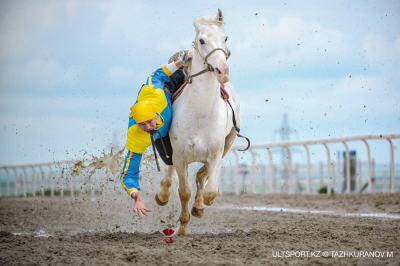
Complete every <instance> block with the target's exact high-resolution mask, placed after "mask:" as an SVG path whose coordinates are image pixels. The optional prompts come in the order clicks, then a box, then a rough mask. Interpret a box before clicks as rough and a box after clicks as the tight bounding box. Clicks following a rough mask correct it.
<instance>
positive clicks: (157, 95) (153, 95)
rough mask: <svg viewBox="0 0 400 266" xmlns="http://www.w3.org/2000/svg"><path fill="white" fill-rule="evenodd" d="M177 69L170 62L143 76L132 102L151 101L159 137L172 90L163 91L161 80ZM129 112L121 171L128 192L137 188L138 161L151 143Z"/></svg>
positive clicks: (169, 116) (167, 117)
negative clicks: (124, 155) (125, 149)
mask: <svg viewBox="0 0 400 266" xmlns="http://www.w3.org/2000/svg"><path fill="white" fill-rule="evenodd" d="M177 69H178V68H177V67H176V66H175V64H174V63H171V64H168V65H166V66H163V67H162V68H159V69H157V70H156V71H154V72H153V73H152V74H151V75H150V76H149V77H148V78H147V82H146V84H145V85H143V86H142V88H141V89H140V91H139V93H138V97H137V100H136V103H138V102H145V101H149V102H151V104H152V106H153V108H154V110H155V112H156V113H157V127H156V128H157V130H158V131H159V132H160V134H161V136H162V137H165V136H166V135H167V133H168V130H169V128H170V126H171V119H172V105H171V97H172V93H167V92H164V83H165V81H166V80H167V79H168V77H169V76H171V75H172V74H173V73H174V72H175V71H176V70H177ZM136 103H135V104H136ZM133 110H134V109H133V107H132V108H131V111H132V112H133ZM132 112H131V114H130V116H129V125H128V134H127V141H126V147H127V149H128V154H127V155H126V158H125V162H124V166H123V168H122V173H121V183H122V186H123V187H124V188H125V190H126V191H127V192H128V194H129V195H131V194H132V193H133V192H136V191H138V190H140V185H139V164H140V161H141V159H142V154H143V152H144V151H145V150H146V149H147V148H148V147H149V146H150V145H151V139H150V134H149V133H147V132H145V131H143V130H142V129H140V127H139V126H138V124H137V123H136V121H135V119H134V118H133V115H132ZM159 137H160V136H159V135H158V134H154V138H155V139H158V138H159Z"/></svg>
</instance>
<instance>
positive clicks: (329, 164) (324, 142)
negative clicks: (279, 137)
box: [230, 133, 400, 193]
mask: <svg viewBox="0 0 400 266" xmlns="http://www.w3.org/2000/svg"><path fill="white" fill-rule="evenodd" d="M398 138H400V133H395V134H370V135H360V136H350V137H340V138H325V139H312V140H304V141H285V142H273V143H267V144H255V145H254V144H253V145H252V146H251V148H250V154H251V162H252V163H251V164H252V167H251V170H250V175H251V176H252V179H253V180H254V182H252V190H253V191H255V186H256V183H257V181H255V179H254V175H255V171H256V170H255V169H257V168H259V167H261V166H260V165H257V162H256V161H257V154H256V151H259V150H266V151H267V153H268V155H269V165H268V166H265V165H264V166H263V167H265V168H266V169H265V171H269V174H268V176H269V178H268V179H269V181H268V182H269V184H268V185H267V183H266V180H265V179H264V182H265V187H266V186H268V187H269V191H268V192H277V190H276V189H274V187H276V179H275V177H276V171H277V168H276V166H275V164H274V161H273V155H272V149H276V148H280V149H282V148H284V149H286V151H287V155H288V165H287V176H288V180H285V182H286V185H287V187H288V190H287V192H288V193H296V192H298V191H295V187H296V186H298V182H296V180H295V177H296V172H295V168H294V165H293V162H292V148H293V147H304V150H305V151H306V156H307V163H306V166H305V167H306V171H307V172H306V179H305V181H304V180H303V181H302V183H305V184H304V185H305V189H306V193H311V187H312V184H311V183H312V182H314V179H312V178H311V176H312V174H311V168H312V167H311V159H310V146H314V145H321V146H323V147H324V148H325V150H326V163H325V164H324V165H325V166H326V168H327V170H326V171H327V175H326V178H325V183H326V184H327V193H331V188H332V186H335V185H336V183H334V181H333V180H334V175H333V171H334V169H335V168H334V167H335V165H334V162H333V160H332V159H331V150H330V148H329V144H334V143H335V144H337V143H340V144H343V146H344V148H345V154H346V156H345V158H346V161H345V162H344V165H345V166H346V168H345V187H346V193H350V187H351V184H350V149H349V145H348V143H349V142H355V141H361V142H363V143H364V145H365V147H366V151H367V158H366V159H367V160H366V162H365V163H364V164H365V165H366V166H367V180H368V184H369V185H368V191H369V192H370V193H371V192H373V185H372V184H373V170H374V167H373V166H374V165H373V160H372V155H371V149H370V144H369V140H382V139H384V140H387V141H388V144H389V147H390V149H389V150H390V154H389V156H390V188H389V189H388V191H390V192H392V193H393V192H395V158H394V145H393V141H392V140H393V139H398ZM243 148H245V146H234V147H232V148H231V150H230V152H232V153H233V154H234V156H235V160H236V162H235V165H236V169H235V170H234V171H233V173H232V175H235V180H239V175H240V166H241V163H242V162H241V160H240V156H239V152H238V151H237V149H243ZM336 165H340V162H336ZM339 171H340V170H339ZM339 171H338V172H339ZM378 182H380V181H378ZM396 182H397V181H396ZM321 185H322V183H321ZM236 186H237V183H236ZM237 192H238V191H237V189H234V193H237Z"/></svg>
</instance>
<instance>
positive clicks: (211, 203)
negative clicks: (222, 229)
mask: <svg viewBox="0 0 400 266" xmlns="http://www.w3.org/2000/svg"><path fill="white" fill-rule="evenodd" d="M213 203H214V200H211V201H207V200H206V199H205V198H204V204H205V205H207V206H211V205H213Z"/></svg>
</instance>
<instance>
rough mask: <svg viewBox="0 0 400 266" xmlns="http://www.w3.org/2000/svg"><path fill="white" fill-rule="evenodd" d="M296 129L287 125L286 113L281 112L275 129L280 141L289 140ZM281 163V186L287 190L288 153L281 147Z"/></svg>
mask: <svg viewBox="0 0 400 266" xmlns="http://www.w3.org/2000/svg"><path fill="white" fill-rule="evenodd" d="M295 133H296V130H295V129H293V128H291V127H290V126H289V120H288V115H287V114H286V113H284V114H283V119H282V125H281V126H280V127H279V128H278V129H276V130H275V132H274V136H275V134H278V135H279V137H280V141H288V140H290V135H292V134H295ZM280 152H281V164H282V179H283V180H284V182H285V185H284V186H283V191H284V192H286V193H287V192H288V191H289V190H288V180H289V154H288V152H287V150H286V148H281V149H280Z"/></svg>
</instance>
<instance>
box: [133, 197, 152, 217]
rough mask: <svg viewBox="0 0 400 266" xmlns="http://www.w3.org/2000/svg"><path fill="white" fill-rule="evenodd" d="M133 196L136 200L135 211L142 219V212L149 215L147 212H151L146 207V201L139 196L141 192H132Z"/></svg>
mask: <svg viewBox="0 0 400 266" xmlns="http://www.w3.org/2000/svg"><path fill="white" fill-rule="evenodd" d="M132 198H133V199H134V200H135V205H134V206H133V211H134V212H136V213H137V214H138V215H139V218H140V219H142V214H144V215H146V216H147V212H151V211H150V210H149V209H147V208H146V206H145V204H144V201H143V200H142V198H141V197H140V196H139V192H134V193H132Z"/></svg>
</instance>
